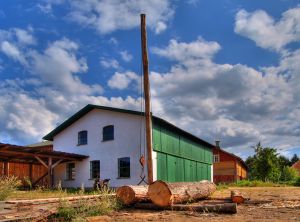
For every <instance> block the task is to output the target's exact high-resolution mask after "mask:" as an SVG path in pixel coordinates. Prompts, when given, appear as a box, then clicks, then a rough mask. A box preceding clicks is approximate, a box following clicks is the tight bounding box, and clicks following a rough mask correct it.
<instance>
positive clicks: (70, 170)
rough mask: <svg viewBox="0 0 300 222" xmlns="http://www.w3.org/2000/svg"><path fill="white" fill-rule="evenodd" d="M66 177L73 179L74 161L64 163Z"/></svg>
mask: <svg viewBox="0 0 300 222" xmlns="http://www.w3.org/2000/svg"><path fill="white" fill-rule="evenodd" d="M66 179H67V180H75V163H67V164H66Z"/></svg>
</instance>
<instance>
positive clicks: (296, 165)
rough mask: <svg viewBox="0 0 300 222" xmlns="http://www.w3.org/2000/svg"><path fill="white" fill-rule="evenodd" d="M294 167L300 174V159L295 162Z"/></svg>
mask: <svg viewBox="0 0 300 222" xmlns="http://www.w3.org/2000/svg"><path fill="white" fill-rule="evenodd" d="M292 167H293V168H295V169H296V170H297V171H298V174H299V175H300V160H298V161H297V162H296V163H294V164H293V165H292Z"/></svg>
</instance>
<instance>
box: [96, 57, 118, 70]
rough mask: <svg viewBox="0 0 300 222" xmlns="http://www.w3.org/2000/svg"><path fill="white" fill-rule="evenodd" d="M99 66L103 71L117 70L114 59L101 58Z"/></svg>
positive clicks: (116, 62) (116, 63)
mask: <svg viewBox="0 0 300 222" xmlns="http://www.w3.org/2000/svg"><path fill="white" fill-rule="evenodd" d="M100 64H101V66H102V67H103V68H105V69H110V68H113V69H118V68H119V66H120V65H119V62H118V61H117V60H115V59H108V58H104V57H102V58H101V59H100Z"/></svg>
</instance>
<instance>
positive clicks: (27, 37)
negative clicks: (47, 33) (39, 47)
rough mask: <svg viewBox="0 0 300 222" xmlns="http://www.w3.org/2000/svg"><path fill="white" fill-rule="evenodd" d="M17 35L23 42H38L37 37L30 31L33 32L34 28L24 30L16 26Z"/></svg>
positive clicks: (29, 43)
mask: <svg viewBox="0 0 300 222" xmlns="http://www.w3.org/2000/svg"><path fill="white" fill-rule="evenodd" d="M14 31H15V33H16V36H17V38H18V41H19V42H20V43H21V44H26V45H34V44H36V39H35V38H34V37H33V35H32V34H31V33H29V31H30V32H32V30H30V29H29V31H28V30H24V29H18V28H15V29H14Z"/></svg>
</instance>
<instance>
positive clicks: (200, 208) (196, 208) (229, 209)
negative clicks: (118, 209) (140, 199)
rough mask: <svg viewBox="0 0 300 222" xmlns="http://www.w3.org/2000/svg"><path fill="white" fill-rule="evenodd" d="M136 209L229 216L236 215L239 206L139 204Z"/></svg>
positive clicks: (228, 204)
mask: <svg viewBox="0 0 300 222" xmlns="http://www.w3.org/2000/svg"><path fill="white" fill-rule="evenodd" d="M134 207H135V208H137V209H148V210H176V211H193V212H216V213H227V214H236V213H237V204H236V203H221V204H201V205H184V204H175V205H172V206H166V207H159V206H157V205H154V204H152V203H137V204H135V205H134Z"/></svg>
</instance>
